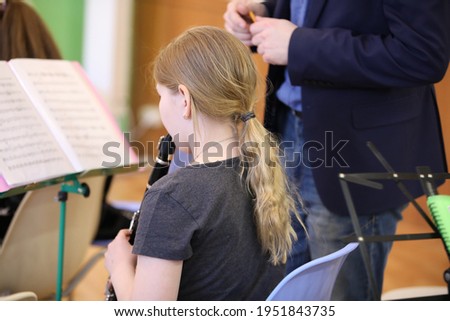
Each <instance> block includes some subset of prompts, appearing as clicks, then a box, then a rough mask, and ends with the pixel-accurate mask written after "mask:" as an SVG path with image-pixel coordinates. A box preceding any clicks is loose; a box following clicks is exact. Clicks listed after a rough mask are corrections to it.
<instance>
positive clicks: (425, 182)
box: [339, 142, 450, 300]
mask: <svg viewBox="0 0 450 321" xmlns="http://www.w3.org/2000/svg"><path fill="white" fill-rule="evenodd" d="M367 145H368V147H369V148H370V150H371V151H372V153H374V155H375V156H376V157H377V159H378V160H379V161H380V162H381V164H382V165H383V167H384V168H385V169H386V171H387V172H386V173H351V174H343V173H341V174H339V179H340V184H341V188H342V191H343V194H344V198H345V202H346V204H347V208H348V211H349V214H350V218H351V220H352V224H353V228H354V230H355V236H354V237H347V238H345V239H344V241H345V242H348V243H349V242H355V241H356V242H358V243H359V245H360V251H361V255H362V259H363V262H364V267H365V269H366V272H367V275H368V277H369V283H370V286H371V288H372V293H373V295H374V297H375V298H378V299H381V293H380V289H378V287H377V285H376V282H375V278H374V275H373V272H372V267H371V264H370V257H369V253H368V250H367V246H366V242H388V241H400V240H421V239H434V238H440V239H441V240H442V241H443V242H444V240H443V238H442V235H441V233H440V231H439V230H438V228H437V226H436V225H435V223H434V222H433V221H432V220H431V219H430V218H429V216H428V215H427V214H426V212H425V211H424V210H423V209H422V208H421V206H420V205H419V204H418V203H417V202H416V200H415V199H414V197H413V196H412V195H411V194H410V193H409V192H408V190H407V189H406V187H405V185H404V184H403V181H404V180H419V181H420V183H421V185H422V188H423V189H424V193H425V194H426V195H428V196H430V195H435V194H436V188H435V185H434V181H436V180H447V179H450V173H431V171H430V169H429V168H428V167H417V173H397V172H395V171H394V170H393V168H392V167H391V166H390V165H389V164H388V162H387V161H386V160H385V159H384V158H383V157H382V155H381V154H380V152H379V151H378V150H377V149H376V147H375V146H374V145H373V144H372V143H371V142H368V143H367ZM379 180H391V181H394V182H395V184H396V185H397V187H398V188H399V189H400V191H401V192H402V193H403V194H404V195H405V196H406V197H407V199H408V200H409V201H410V202H411V203H412V204H413V206H414V207H415V208H416V210H417V211H418V212H419V214H420V215H421V216H422V218H423V219H424V220H425V221H426V222H427V224H428V225H429V226H430V227H431V229H432V230H433V233H414V234H402V235H374V236H368V235H363V234H362V231H361V226H360V224H359V219H358V215H357V213H356V209H355V205H354V203H353V199H352V196H351V193H350V189H349V185H348V183H355V184H360V185H364V186H367V187H371V188H375V189H382V188H383V185H382V184H381V183H379V182H377V181H379ZM444 248H445V250H446V253H447V256H448V258H449V260H450V252H449V250H448V248H447V247H446V246H445V244H444ZM444 280H445V281H446V283H447V288H448V293H447V297H446V299H447V300H448V299H449V297H450V268H448V269H447V270H446V271H444Z"/></svg>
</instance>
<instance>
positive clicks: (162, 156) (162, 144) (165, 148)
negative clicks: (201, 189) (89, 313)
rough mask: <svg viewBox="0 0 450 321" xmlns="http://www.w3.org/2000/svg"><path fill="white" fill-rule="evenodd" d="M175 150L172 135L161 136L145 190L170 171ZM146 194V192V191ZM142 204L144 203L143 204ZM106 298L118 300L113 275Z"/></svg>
mask: <svg viewBox="0 0 450 321" xmlns="http://www.w3.org/2000/svg"><path fill="white" fill-rule="evenodd" d="M174 152H175V144H174V143H173V142H172V137H171V136H170V135H169V134H167V135H166V136H161V137H160V139H159V142H158V156H157V157H156V159H155V165H154V167H153V170H152V172H151V174H150V177H149V179H148V183H147V186H146V188H145V192H147V190H148V189H149V188H150V186H152V185H153V184H154V183H155V182H156V181H157V180H159V179H160V178H161V177H163V176H164V175H166V174H167V173H168V172H169V166H170V162H171V160H172V155H173V153H174ZM144 194H145V193H144ZM141 206H142V204H141ZM140 212H141V209H139V210H137V211H136V212H134V214H133V217H132V219H131V222H130V227H129V231H130V239H129V242H130V244H131V245H133V244H134V238H135V236H136V230H137V224H138V221H139V215H140ZM105 300H106V301H117V297H116V293H115V291H114V287H113V285H112V283H111V277H109V278H108V281H107V283H106V289H105Z"/></svg>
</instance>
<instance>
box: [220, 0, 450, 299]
mask: <svg viewBox="0 0 450 321" xmlns="http://www.w3.org/2000/svg"><path fill="white" fill-rule="evenodd" d="M237 2H239V1H234V4H230V5H229V6H228V9H227V12H226V13H225V15H224V17H225V21H226V24H225V26H226V28H227V29H228V30H229V31H231V32H233V33H234V34H235V35H237V37H238V38H240V39H241V40H242V41H243V42H244V43H247V44H249V45H255V46H256V47H257V51H258V53H260V54H261V55H262V57H263V59H264V60H265V61H266V62H268V63H270V64H271V65H270V68H269V73H268V78H269V80H270V83H271V85H272V86H273V90H272V91H271V93H270V95H269V96H268V99H267V103H266V112H265V124H266V126H267V127H268V128H269V129H270V130H271V131H273V132H275V133H281V132H283V126H284V122H283V121H280V119H282V116H280V115H282V114H283V113H285V112H284V111H285V110H286V108H287V107H286V106H285V105H284V104H283V103H282V102H281V101H280V100H279V99H278V98H277V95H276V94H277V91H278V89H279V88H280V86H281V85H282V83H283V82H284V81H285V78H286V77H285V70H286V68H287V71H288V76H289V80H290V82H291V84H292V85H293V86H299V87H298V88H301V106H302V108H301V122H302V124H303V139H304V142H306V143H305V145H304V147H305V149H303V157H304V159H305V158H308V159H309V160H310V162H309V164H308V166H309V167H311V168H312V175H313V177H314V183H315V187H316V188H317V192H318V194H319V196H320V200H321V201H322V203H323V205H324V206H325V207H326V208H327V209H328V210H329V211H330V212H331V213H333V215H340V216H348V210H347V206H346V204H345V201H344V197H343V194H342V192H341V187H340V184H339V178H338V175H339V173H352V172H353V173H359V172H385V171H386V170H385V169H384V167H382V166H381V164H380V163H379V161H378V160H377V159H376V157H375V156H374V155H373V154H372V153H371V151H370V150H369V149H368V147H367V145H366V143H367V142H368V141H371V142H372V143H374V144H375V146H376V147H377V148H378V149H379V150H380V152H381V154H382V155H383V156H384V158H386V160H387V161H388V162H389V163H390V164H391V165H392V167H393V168H394V169H395V170H396V171H398V172H415V171H416V167H417V166H429V167H430V168H431V170H432V171H433V172H443V171H447V168H446V161H445V155H444V148H443V142H442V135H441V130H440V122H439V114H438V110H437V104H436V98H435V92H434V88H433V83H435V82H438V81H439V80H441V79H442V77H443V76H444V74H445V72H446V69H447V66H448V62H449V56H450V35H449V32H450V25H449V22H450V3H449V1H447V0H427V1H421V0H364V1H360V0H309V1H308V4H307V8H306V13H305V15H304V20H303V22H302V23H303V24H302V26H301V27H299V26H291V29H289V26H287V24H286V23H285V24H284V25H283V24H282V21H285V20H290V19H291V17H292V16H291V5H292V4H291V1H289V0H279V1H266V2H264V5H265V8H263V9H261V8H262V7H260V6H258V5H256V4H250V6H249V7H245V6H242V7H241V8H237V7H236V3H237ZM292 2H295V1H292ZM233 5H234V8H232V6H233ZM249 8H251V9H252V10H253V11H255V13H256V14H257V15H261V16H267V17H273V18H278V19H277V20H278V21H277V20H275V19H264V18H262V19H261V18H258V19H257V22H256V23H254V24H252V25H251V26H248V29H249V33H250V35H248V34H247V35H246V34H245V32H244V31H243V30H238V29H239V28H237V27H236V26H233V19H234V18H233V17H232V16H230V14H231V12H232V10H233V9H234V10H235V11H236V12H238V13H240V14H241V15H245V13H246V10H247V12H248V10H249ZM279 19H283V20H279ZM286 30H287V31H286ZM282 31H285V34H289V38H288V43H287V52H286V54H285V57H284V56H283V55H281V58H280V51H279V49H280V48H284V47H285V46H283V44H282V42H281V41H283V36H282V35H283V33H282ZM276 32H278V34H277V33H276ZM274 35H277V37H276V38H277V41H279V43H276V42H274V41H273V39H274ZM271 37H272V38H271ZM271 41H272V42H271ZM299 90H300V89H299ZM289 107H291V106H289ZM296 114H297V115H298V114H300V113H298V112H296ZM321 147H323V148H321ZM333 148H334V150H333ZM330 152H331V155H330ZM383 185H384V188H383V190H381V191H376V190H373V189H371V188H368V187H364V186H359V185H356V184H352V186H351V192H352V197H353V200H354V202H355V205H356V211H357V213H358V214H360V215H361V216H368V215H371V214H373V213H381V212H383V211H386V210H389V209H393V208H399V207H400V208H401V206H402V205H403V204H406V203H407V202H408V200H407V199H406V198H405V197H404V196H403V194H402V193H400V192H399V190H398V188H397V187H396V186H395V185H394V184H389V183H386V182H383ZM408 189H409V191H410V192H411V194H412V195H413V196H415V197H416V196H419V195H421V194H422V193H423V191H422V189H421V187H420V185H419V184H418V183H417V184H416V183H412V182H411V183H408ZM310 214H311V216H313V215H315V213H314V212H313V211H311V213H310ZM308 220H309V218H308ZM394 230H395V226H394ZM388 251H389V249H388V250H387V252H388ZM313 256H314V255H313ZM386 256H387V254H386ZM378 278H379V279H380V280H381V281H380V282H382V275H379V276H378ZM369 297H370V296H369ZM369 297H368V298H369ZM348 298H350V299H364V298H355V297H348Z"/></svg>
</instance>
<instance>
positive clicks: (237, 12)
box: [223, 0, 267, 46]
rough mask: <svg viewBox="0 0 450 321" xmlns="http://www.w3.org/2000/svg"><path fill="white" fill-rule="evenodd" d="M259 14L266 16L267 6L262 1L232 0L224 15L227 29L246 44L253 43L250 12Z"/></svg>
mask: <svg viewBox="0 0 450 321" xmlns="http://www.w3.org/2000/svg"><path fill="white" fill-rule="evenodd" d="M250 11H253V13H254V14H255V15H257V16H266V15H267V12H266V7H265V6H264V5H262V4H261V3H258V2H254V1H252V0H232V1H230V2H229V3H228V5H227V10H226V11H225V13H224V15H223V19H224V20H225V29H226V30H227V31H228V32H230V33H231V34H233V35H234V36H235V37H236V38H238V39H239V40H240V41H242V42H243V43H244V44H245V45H247V46H251V45H252V41H251V40H252V35H251V34H250V31H249V27H250V24H251V21H249V13H250Z"/></svg>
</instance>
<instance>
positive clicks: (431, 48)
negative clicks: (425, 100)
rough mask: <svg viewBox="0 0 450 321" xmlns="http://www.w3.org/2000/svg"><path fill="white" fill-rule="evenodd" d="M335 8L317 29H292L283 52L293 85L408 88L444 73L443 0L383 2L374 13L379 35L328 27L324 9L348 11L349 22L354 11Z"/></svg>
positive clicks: (447, 38)
mask: <svg viewBox="0 0 450 321" xmlns="http://www.w3.org/2000/svg"><path fill="white" fill-rule="evenodd" d="M328 3H329V6H332V4H331V2H328ZM336 6H337V7H336V8H334V9H333V8H328V10H326V11H324V13H323V14H322V16H321V17H320V18H319V20H318V21H317V24H318V27H317V26H316V27H314V28H307V27H305V28H297V29H296V30H295V31H294V33H293V35H292V37H291V40H290V45H289V56H288V61H289V63H288V71H289V76H290V79H291V82H292V84H294V85H302V86H303V85H311V84H320V85H325V86H332V87H335V86H336V87H349V86H351V87H412V86H421V85H425V84H430V83H435V82H438V81H440V80H441V79H442V78H443V76H444V75H445V72H446V69H447V66H448V63H449V56H450V49H449V47H450V44H449V43H450V35H449V33H450V25H449V21H450V2H449V1H448V0H426V1H423V0H384V1H382V10H381V11H380V12H379V13H378V14H379V18H380V19H384V21H385V22H384V24H385V28H383V29H384V30H385V32H382V33H376V32H374V33H358V32H355V30H351V29H346V28H337V27H333V26H331V25H330V26H327V13H326V12H330V13H329V16H330V17H331V15H332V12H333V10H347V12H348V15H349V18H348V19H349V20H351V15H355V14H358V13H357V12H353V11H354V10H353V11H352V10H351V8H339V7H338V5H337V4H336ZM331 9H333V10H331ZM331 20H333V19H331ZM333 23H335V21H334V22H333ZM355 29H357V28H355ZM292 61H294V63H291V62H292Z"/></svg>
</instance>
